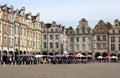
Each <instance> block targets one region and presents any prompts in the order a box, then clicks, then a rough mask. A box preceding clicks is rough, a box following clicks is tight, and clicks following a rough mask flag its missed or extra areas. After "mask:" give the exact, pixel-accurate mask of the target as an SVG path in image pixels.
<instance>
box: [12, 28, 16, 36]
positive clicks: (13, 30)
mask: <svg viewBox="0 0 120 78" xmlns="http://www.w3.org/2000/svg"><path fill="white" fill-rule="evenodd" d="M14 34H15V27H12V35H14Z"/></svg>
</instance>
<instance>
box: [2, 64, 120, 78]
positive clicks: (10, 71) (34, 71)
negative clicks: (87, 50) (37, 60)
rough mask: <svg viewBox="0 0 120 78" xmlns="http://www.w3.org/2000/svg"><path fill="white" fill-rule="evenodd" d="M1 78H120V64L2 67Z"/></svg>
mask: <svg viewBox="0 0 120 78" xmlns="http://www.w3.org/2000/svg"><path fill="white" fill-rule="evenodd" d="M0 78H120V63H91V64H38V65H16V66H11V65H6V66H2V65H0Z"/></svg>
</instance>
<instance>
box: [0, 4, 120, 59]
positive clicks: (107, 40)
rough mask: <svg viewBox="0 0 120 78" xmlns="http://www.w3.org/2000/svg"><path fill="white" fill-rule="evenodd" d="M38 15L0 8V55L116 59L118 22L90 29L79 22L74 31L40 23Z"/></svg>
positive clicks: (119, 40)
mask: <svg viewBox="0 0 120 78" xmlns="http://www.w3.org/2000/svg"><path fill="white" fill-rule="evenodd" d="M39 16H40V14H39V13H38V14H37V15H35V16H33V15H32V14H31V12H30V13H25V7H22V8H21V9H16V10H14V8H13V6H10V7H8V6H7V5H2V6H0V51H1V54H10V55H11V54H14V53H16V52H18V53H19V54H26V53H32V54H45V55H47V54H49V55H54V54H66V53H71V52H72V53H82V54H83V55H94V56H95V57H97V56H99V55H102V56H107V55H118V56H119V57H120V21H119V20H117V19H116V20H115V21H114V25H111V23H109V22H107V23H105V22H104V21H103V20H100V21H99V22H98V24H97V25H96V26H95V27H94V28H93V29H91V28H90V27H89V25H88V21H87V20H86V19H84V18H82V19H81V20H80V21H79V25H78V26H77V27H76V29H75V30H74V29H73V28H72V27H69V28H65V26H62V25H61V24H56V22H55V21H53V22H52V23H46V24H45V23H43V22H40V20H39Z"/></svg>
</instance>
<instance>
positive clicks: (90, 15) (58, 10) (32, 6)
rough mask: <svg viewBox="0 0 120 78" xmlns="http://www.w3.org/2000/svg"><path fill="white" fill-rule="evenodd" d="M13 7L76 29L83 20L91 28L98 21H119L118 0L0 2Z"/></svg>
mask: <svg viewBox="0 0 120 78" xmlns="http://www.w3.org/2000/svg"><path fill="white" fill-rule="evenodd" d="M4 4H7V5H8V6H10V5H13V6H14V9H20V8H21V7H22V6H25V9H26V13H28V12H32V14H33V15H35V14H37V13H38V12H39V13H40V21H43V22H44V23H51V22H52V21H56V23H57V24H62V25H65V26H66V27H69V26H72V27H73V28H76V27H77V25H78V24H79V21H80V20H81V19H82V18H85V19H86V20H87V21H88V25H89V26H90V27H91V28H94V26H95V25H96V24H97V23H98V21H99V20H100V19H102V20H103V21H105V22H107V21H108V22H111V23H112V24H113V23H114V20H115V19H119V20H120V0H0V5H4Z"/></svg>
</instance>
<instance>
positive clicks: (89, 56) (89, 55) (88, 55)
mask: <svg viewBox="0 0 120 78" xmlns="http://www.w3.org/2000/svg"><path fill="white" fill-rule="evenodd" d="M87 58H88V61H89V62H90V61H92V53H91V52H89V53H88V54H87Z"/></svg>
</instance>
